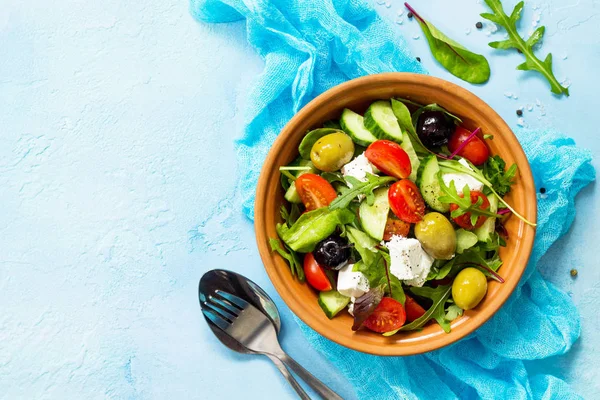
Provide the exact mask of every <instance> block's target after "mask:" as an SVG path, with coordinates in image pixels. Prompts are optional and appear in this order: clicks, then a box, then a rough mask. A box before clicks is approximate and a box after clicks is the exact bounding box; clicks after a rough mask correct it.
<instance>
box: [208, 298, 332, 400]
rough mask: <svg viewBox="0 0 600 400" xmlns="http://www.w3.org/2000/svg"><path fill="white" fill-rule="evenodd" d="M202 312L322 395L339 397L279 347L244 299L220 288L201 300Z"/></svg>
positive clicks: (263, 318) (266, 321)
mask: <svg viewBox="0 0 600 400" xmlns="http://www.w3.org/2000/svg"><path fill="white" fill-rule="evenodd" d="M203 305H204V306H205V307H202V312H203V313H204V315H205V316H206V317H207V318H208V319H210V320H211V321H212V322H213V323H214V324H215V325H216V326H218V327H219V328H220V329H222V330H223V331H224V332H225V333H227V334H228V335H229V336H231V337H232V338H233V339H235V340H237V341H238V342H240V343H241V344H242V345H243V346H245V347H247V348H248V349H250V350H252V351H254V352H256V353H260V354H265V355H267V356H269V355H270V356H274V357H276V358H278V359H279V360H281V361H282V362H283V363H284V364H285V365H286V366H288V367H289V368H290V369H291V370H292V371H294V372H295V373H296V374H298V376H299V377H300V378H301V379H302V380H304V381H305V382H306V383H307V384H308V385H309V386H310V387H311V388H312V389H313V390H314V391H315V392H316V393H317V394H318V395H319V396H321V397H322V398H323V399H327V400H330V399H333V400H342V398H341V397H340V396H339V395H338V394H337V393H335V392H334V391H333V390H331V389H330V388H329V387H328V386H327V385H325V384H324V383H323V382H321V381H320V380H319V379H317V378H315V377H314V376H313V375H312V374H311V373H310V372H308V371H307V370H306V369H304V368H303V367H302V366H301V365H300V364H298V363H297V362H296V361H295V360H294V359H293V358H291V357H290V356H288V355H287V354H286V353H285V352H284V351H283V350H282V348H281V345H280V344H279V340H278V339H277V332H276V331H275V327H274V326H273V324H272V322H271V320H269V318H267V317H266V316H265V315H264V314H263V313H262V312H260V311H259V310H258V309H257V308H256V307H254V306H253V305H251V304H249V303H248V302H247V301H245V300H243V299H241V298H239V297H237V296H234V295H232V294H231V293H227V292H223V291H221V290H217V291H215V295H214V296H213V295H210V296H208V299H207V301H205V302H203Z"/></svg>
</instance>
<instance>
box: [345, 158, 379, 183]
mask: <svg viewBox="0 0 600 400" xmlns="http://www.w3.org/2000/svg"><path fill="white" fill-rule="evenodd" d="M376 170H377V169H376V168H375V166H374V165H373V164H371V163H370V162H369V160H368V159H367V157H366V156H365V153H362V154H361V155H359V156H358V157H356V158H355V159H354V160H352V161H350V162H349V163H348V164H346V165H344V166H343V167H342V175H344V176H353V177H355V178H356V179H358V180H359V181H363V182H366V181H367V173H369V174H375V171H376Z"/></svg>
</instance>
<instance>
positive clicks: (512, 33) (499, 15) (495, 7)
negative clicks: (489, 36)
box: [481, 0, 569, 96]
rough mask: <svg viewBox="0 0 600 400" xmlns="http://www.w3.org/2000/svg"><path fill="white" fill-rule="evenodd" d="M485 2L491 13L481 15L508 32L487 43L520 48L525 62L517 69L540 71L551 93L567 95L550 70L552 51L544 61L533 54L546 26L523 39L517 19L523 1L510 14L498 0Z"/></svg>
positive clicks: (506, 48) (502, 47)
mask: <svg viewBox="0 0 600 400" xmlns="http://www.w3.org/2000/svg"><path fill="white" fill-rule="evenodd" d="M485 3H486V4H487V5H488V7H489V8H491V9H492V12H493V14H490V13H483V14H481V16H482V17H483V18H485V19H488V20H490V21H492V22H494V23H496V24H498V25H500V26H501V27H503V28H504V29H505V30H506V33H508V39H506V40H502V41H499V42H491V43H489V46H490V47H493V48H494V49H499V50H508V49H517V50H520V52H521V53H522V54H523V56H524V57H525V62H524V63H523V64H520V65H519V66H518V67H517V69H518V70H521V71H537V72H539V73H541V74H542V75H543V76H544V77H545V78H546V80H547V81H548V82H549V83H550V89H551V91H552V93H554V94H557V95H563V94H565V95H567V96H569V89H568V88H566V87H564V86H562V85H561V84H560V83H559V82H558V80H557V79H556V77H555V76H554V72H552V53H548V55H547V56H546V58H545V59H544V61H542V60H540V59H539V58H537V56H536V55H535V54H534V50H533V46H534V45H535V44H537V43H539V41H540V40H542V37H543V36H544V32H545V30H546V28H545V27H544V26H540V27H539V28H537V29H536V30H535V31H534V32H533V34H532V35H531V36H530V37H529V38H528V39H527V40H524V39H523V38H522V37H521V35H519V32H518V30H517V21H519V19H520V18H521V11H523V5H524V2H522V1H521V2H519V3H518V4H517V5H516V6H515V8H514V9H513V11H512V13H511V14H510V16H508V15H506V13H505V12H504V8H503V7H502V2H501V1H500V0H485Z"/></svg>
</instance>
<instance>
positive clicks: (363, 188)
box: [329, 174, 396, 210]
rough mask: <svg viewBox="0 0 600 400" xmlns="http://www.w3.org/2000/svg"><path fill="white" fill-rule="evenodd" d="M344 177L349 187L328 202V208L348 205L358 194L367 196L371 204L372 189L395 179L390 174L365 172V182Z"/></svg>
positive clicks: (372, 197)
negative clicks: (382, 174)
mask: <svg viewBox="0 0 600 400" xmlns="http://www.w3.org/2000/svg"><path fill="white" fill-rule="evenodd" d="M344 179H345V180H346V182H347V184H348V187H349V189H348V190H345V191H344V192H343V193H342V194H341V195H339V196H338V197H337V198H336V199H335V200H333V201H332V202H331V204H329V209H330V210H337V209H340V208H346V207H348V204H350V202H351V201H352V200H354V199H355V198H356V197H358V195H360V194H364V195H365V196H367V203H369V204H373V200H374V197H375V195H374V194H373V190H375V189H377V188H378V187H379V186H383V185H386V184H388V183H390V182H393V181H395V180H396V178H394V177H391V176H377V175H372V174H367V180H366V182H362V181H359V180H358V179H356V178H354V177H352V176H346V177H344Z"/></svg>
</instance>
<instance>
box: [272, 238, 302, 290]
mask: <svg viewBox="0 0 600 400" xmlns="http://www.w3.org/2000/svg"><path fill="white" fill-rule="evenodd" d="M269 245H270V246H271V251H276V252H277V253H279V255H280V256H281V257H283V258H285V259H286V260H287V262H288V265H289V266H290V271H291V272H292V276H296V277H298V280H299V281H300V282H304V269H303V266H302V260H301V259H300V255H299V254H298V253H296V252H295V251H293V250H292V249H290V248H289V247H287V246H285V247H286V250H287V251H286V250H284V249H283V248H282V247H281V243H280V242H279V240H278V239H273V238H271V239H269Z"/></svg>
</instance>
